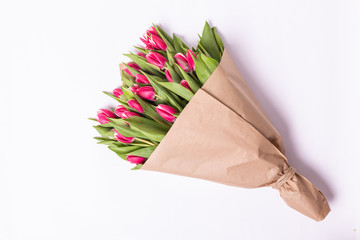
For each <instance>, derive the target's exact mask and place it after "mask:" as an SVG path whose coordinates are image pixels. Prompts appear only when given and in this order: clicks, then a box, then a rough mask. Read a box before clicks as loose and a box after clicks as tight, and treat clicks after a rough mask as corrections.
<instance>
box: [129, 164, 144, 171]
mask: <svg viewBox="0 0 360 240" xmlns="http://www.w3.org/2000/svg"><path fill="white" fill-rule="evenodd" d="M142 166H143V164H137V165H136V166H135V167H133V168H132V169H131V170H139V169H140V168H141V167H142Z"/></svg>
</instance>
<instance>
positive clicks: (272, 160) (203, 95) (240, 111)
mask: <svg viewBox="0 0 360 240" xmlns="http://www.w3.org/2000/svg"><path fill="white" fill-rule="evenodd" d="M141 169H143V170H152V171H158V172H165V173H171V174H177V175H182V176H188V177H194V178H200V179H205V180H210V181H214V182H218V183H222V184H226V185H231V186H236V187H243V188H257V187H265V186H271V187H273V188H275V189H278V190H279V192H280V196H281V197H282V198H283V199H284V201H285V202H286V204H287V205H289V206H290V207H292V208H293V209H295V210H297V211H299V212H301V213H303V214H304V215H306V216H308V217H310V218H312V219H314V220H316V221H321V220H323V219H324V218H325V217H326V215H327V214H328V213H329V211H330V207H329V205H328V202H327V200H326V198H325V197H324V195H323V194H322V193H321V192H320V191H319V190H318V189H317V188H316V187H315V186H314V185H313V184H312V183H311V182H310V181H309V180H307V179H306V178H305V177H303V176H302V175H300V174H299V173H296V172H295V171H294V169H293V168H292V167H290V166H289V165H288V161H287V159H286V157H285V152H284V148H283V145H282V141H281V136H280V135H279V133H278V131H277V130H276V129H275V128H274V126H273V125H272V124H271V122H270V121H269V119H268V118H267V116H266V115H265V113H264V111H263V110H262V108H261V106H260V104H259V103H258V102H257V100H256V98H255V97H254V95H253V94H252V92H251V90H250V88H249V87H248V85H247V83H246V82H245V80H244V79H243V77H242V76H241V74H240V72H239V70H238V69H237V68H236V66H235V64H234V62H233V61H232V59H231V57H230V55H229V53H228V52H227V50H225V51H224V54H223V57H222V59H221V62H220V63H219V65H218V67H217V68H216V69H215V71H214V72H213V74H212V75H211V76H210V78H209V79H208V80H207V82H206V83H205V84H204V86H203V87H202V88H201V89H199V90H198V91H197V92H196V94H195V95H194V97H193V98H192V99H191V101H190V102H189V103H188V104H187V106H186V107H185V109H184V110H183V111H182V113H181V114H180V116H179V117H178V118H177V120H176V121H175V123H174V125H173V126H172V127H171V129H170V130H169V132H168V133H167V135H166V136H165V138H164V139H163V140H162V141H161V143H160V144H159V146H158V147H157V148H156V149H155V151H154V152H153V153H152V155H151V156H150V158H149V159H148V160H147V161H146V162H145V164H144V165H143V166H142V168H141Z"/></svg>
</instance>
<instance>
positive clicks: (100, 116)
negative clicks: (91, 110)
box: [97, 109, 116, 124]
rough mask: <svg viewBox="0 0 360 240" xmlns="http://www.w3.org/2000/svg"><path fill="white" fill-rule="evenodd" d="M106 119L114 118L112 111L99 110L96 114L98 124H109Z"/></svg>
mask: <svg viewBox="0 0 360 240" xmlns="http://www.w3.org/2000/svg"><path fill="white" fill-rule="evenodd" d="M108 118H116V115H115V114H114V113H113V112H112V111H109V110H107V109H100V110H99V111H98V112H97V120H98V122H99V123H101V124H105V123H108V122H110V120H109V119H108Z"/></svg>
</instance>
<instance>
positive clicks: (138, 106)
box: [128, 99, 144, 113]
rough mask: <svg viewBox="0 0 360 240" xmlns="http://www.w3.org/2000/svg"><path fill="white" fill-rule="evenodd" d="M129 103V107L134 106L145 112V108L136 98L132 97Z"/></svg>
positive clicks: (137, 109) (140, 111)
mask: <svg viewBox="0 0 360 240" xmlns="http://www.w3.org/2000/svg"><path fill="white" fill-rule="evenodd" d="M128 104H129V107H131V108H134V109H135V110H136V111H138V112H139V113H143V112H144V109H143V108H142V106H141V105H140V103H139V102H138V101H137V100H136V99H130V100H129V101H128Z"/></svg>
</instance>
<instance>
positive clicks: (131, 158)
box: [126, 155, 146, 164]
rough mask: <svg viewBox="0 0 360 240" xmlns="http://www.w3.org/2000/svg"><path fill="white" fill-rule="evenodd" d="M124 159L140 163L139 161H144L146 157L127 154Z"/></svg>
mask: <svg viewBox="0 0 360 240" xmlns="http://www.w3.org/2000/svg"><path fill="white" fill-rule="evenodd" d="M126 160H127V161H129V162H131V163H134V164H141V163H144V162H145V160H146V158H144V157H139V156H135V155H128V156H127V157H126Z"/></svg>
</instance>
